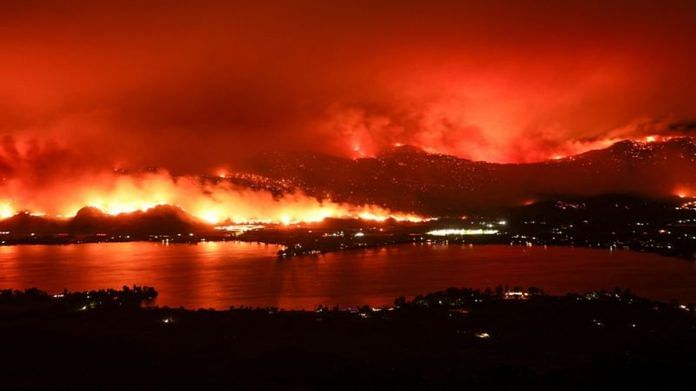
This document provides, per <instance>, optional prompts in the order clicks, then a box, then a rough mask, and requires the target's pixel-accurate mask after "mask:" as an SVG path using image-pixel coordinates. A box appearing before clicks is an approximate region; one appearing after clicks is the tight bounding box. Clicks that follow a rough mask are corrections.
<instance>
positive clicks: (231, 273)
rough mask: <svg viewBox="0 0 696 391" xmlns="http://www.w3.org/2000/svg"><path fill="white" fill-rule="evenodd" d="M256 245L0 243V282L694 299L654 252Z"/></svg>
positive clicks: (214, 302)
mask: <svg viewBox="0 0 696 391" xmlns="http://www.w3.org/2000/svg"><path fill="white" fill-rule="evenodd" d="M278 249H279V247H278V246H274V245H265V244H259V243H241V242H239V243H238V242H227V243H201V244H198V245H184V244H171V245H162V244H159V243H140V242H133V243H109V244H83V245H68V246H9V247H0V287H1V288H20V289H21V288H25V287H34V286H35V287H39V288H41V289H44V290H48V291H50V292H54V291H60V290H62V289H63V288H68V289H71V290H84V289H97V288H106V287H113V288H116V287H120V286H122V285H124V284H128V285H131V284H140V285H151V286H155V287H157V289H158V290H159V291H160V297H159V298H158V300H157V303H158V304H159V305H169V306H185V307H189V308H200V307H206V308H227V307H229V306H230V305H235V306H239V305H248V306H279V307H283V308H314V307H315V306H316V305H317V304H319V303H324V304H328V305H334V304H339V305H359V304H372V305H382V304H389V303H391V301H392V300H393V298H395V297H397V296H400V295H407V296H408V295H413V294H417V293H423V292H429V291H433V290H438V289H443V288H446V287H449V286H459V287H463V286H467V287H478V288H485V287H489V286H490V287H495V286H497V285H499V284H508V285H511V286H514V285H522V286H539V287H543V288H544V289H545V290H547V291H549V292H551V293H563V292H568V291H586V290H592V289H600V288H606V289H611V288H613V287H615V286H621V287H628V288H631V289H632V290H634V291H635V292H636V293H639V294H642V295H647V296H650V297H652V298H655V299H661V300H670V299H672V298H679V299H681V300H684V301H691V302H696V266H695V265H694V264H693V263H688V262H685V261H682V260H678V259H671V258H665V257H661V256H658V255H653V254H640V253H634V252H624V251H615V252H609V251H606V250H588V249H579V248H551V247H550V248H548V249H544V248H541V247H534V248H522V247H510V246H474V247H469V246H420V245H417V246H411V245H404V246H398V247H388V248H380V249H370V250H366V251H350V252H342V253H333V254H326V255H320V256H310V257H301V258H293V259H289V260H284V261H279V260H277V259H276V257H275V254H276V252H277V251H278Z"/></svg>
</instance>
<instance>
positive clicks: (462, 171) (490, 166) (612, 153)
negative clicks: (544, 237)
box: [249, 138, 696, 215]
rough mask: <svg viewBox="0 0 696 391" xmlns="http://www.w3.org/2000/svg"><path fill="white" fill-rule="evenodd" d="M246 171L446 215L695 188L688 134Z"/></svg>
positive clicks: (308, 162) (345, 197) (342, 196)
mask: <svg viewBox="0 0 696 391" xmlns="http://www.w3.org/2000/svg"><path fill="white" fill-rule="evenodd" d="M249 169H250V171H252V172H253V173H255V174H258V175H262V176H264V177H267V178H270V179H272V180H276V181H279V182H280V181H282V183H284V184H290V185H291V186H293V187H295V188H298V189H301V190H303V191H304V192H306V193H308V194H310V195H313V196H316V197H319V198H327V197H330V198H332V199H333V200H335V201H339V202H350V203H355V204H365V203H370V204H379V205H382V206H385V207H389V208H392V209H396V210H401V211H415V212H421V213H428V214H436V215H449V214H460V213H470V212H475V211H485V210H491V209H498V208H504V207H510V206H515V205H521V204H524V203H526V202H529V201H538V200H543V199H547V198H550V197H553V196H557V195H570V196H592V195H601V194H632V195H637V196H642V197H649V198H664V197H671V196H674V195H675V194H677V193H678V192H680V191H684V192H687V193H689V192H696V141H695V139H694V138H675V139H672V140H669V141H664V142H655V143H638V142H632V141H623V142H619V143H616V144H614V145H613V146H611V147H609V148H606V149H602V150H596V151H591V152H587V153H584V154H581V155H577V156H573V157H569V158H565V159H560V160H554V161H548V162H542V163H533V164H494V163H486V162H474V161H470V160H466V159H460V158H457V157H453V156H447V155H439V154H429V153H426V152H424V151H422V150H419V149H417V148H414V147H409V146H404V147H397V148H393V149H391V150H389V151H386V152H385V153H383V154H382V155H380V156H379V157H376V158H365V159H357V160H351V159H345V158H339V157H334V156H328V155H319V154H301V153H296V154H267V155H265V156H263V157H262V158H260V159H258V160H257V161H255V162H254V163H253V164H252V165H251V166H250V168H249Z"/></svg>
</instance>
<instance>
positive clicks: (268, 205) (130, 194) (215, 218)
mask: <svg viewBox="0 0 696 391" xmlns="http://www.w3.org/2000/svg"><path fill="white" fill-rule="evenodd" d="M74 182H77V183H74ZM26 187H27V184H26V183H23V182H22V180H21V179H13V180H12V181H8V183H7V184H6V186H5V187H4V188H0V199H2V195H8V194H25V195H27V197H26V204H22V205H19V206H21V207H23V208H25V209H26V210H33V211H37V210H40V211H41V212H42V213H45V214H47V215H49V216H53V217H57V216H64V217H68V216H74V215H75V214H76V213H77V212H78V210H79V209H80V208H82V207H85V206H90V207H94V208H97V209H99V210H101V211H103V212H104V213H107V214H110V215H117V214H121V213H131V212H136V211H146V210H148V209H151V208H153V207H156V206H158V205H172V206H176V207H179V208H181V209H183V210H184V211H185V212H187V213H189V214H191V215H192V216H194V217H196V218H198V219H200V220H202V221H205V222H207V223H210V224H215V225H217V224H222V223H228V222H229V223H235V224H244V223H269V224H270V223H275V224H286V225H289V224H297V223H305V222H320V221H322V220H324V219H327V218H360V219H364V220H373V221H384V220H387V219H389V218H392V219H395V220H400V221H421V220H422V219H423V218H422V217H421V216H418V215H415V214H409V213H400V212H394V211H391V210H389V209H386V208H382V207H379V206H376V205H351V204H344V203H337V202H334V201H332V200H330V199H324V200H319V199H317V198H314V197H310V196H308V195H306V194H304V193H302V192H299V191H297V192H294V193H288V194H285V195H283V196H280V197H278V196H274V195H273V194H271V193H270V192H268V191H259V190H251V189H248V188H242V187H238V186H235V185H233V184H232V183H230V182H227V181H211V180H205V179H202V178H201V177H196V176H179V177H174V176H171V175H170V174H168V173H167V172H164V171H161V172H154V173H146V174H132V175H125V174H118V173H114V172H109V173H102V174H101V175H98V176H96V177H94V176H92V177H89V178H82V179H76V180H73V181H71V182H70V183H61V182H57V183H52V184H50V185H48V186H45V187H41V188H34V189H33V190H31V191H27V190H28V189H26ZM3 193H4V194H3ZM15 213H16V210H15V209H14V208H13V207H12V205H10V203H9V202H3V203H0V217H1V218H7V217H10V216H12V215H14V214H15Z"/></svg>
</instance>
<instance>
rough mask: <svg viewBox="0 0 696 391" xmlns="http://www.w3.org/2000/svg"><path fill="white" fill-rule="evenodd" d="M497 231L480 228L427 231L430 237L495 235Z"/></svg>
mask: <svg viewBox="0 0 696 391" xmlns="http://www.w3.org/2000/svg"><path fill="white" fill-rule="evenodd" d="M498 232H499V231H498V230H497V229H482V228H447V229H435V230H432V231H428V232H427V234H428V235H431V236H460V235H495V234H497V233H498Z"/></svg>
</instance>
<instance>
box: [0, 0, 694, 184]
mask: <svg viewBox="0 0 696 391" xmlns="http://www.w3.org/2000/svg"><path fill="white" fill-rule="evenodd" d="M695 60H696V3H694V2H693V1H682V2H674V1H660V2H655V1H602V2H599V1H597V2H594V1H525V2H510V1H485V2H476V3H474V2H466V1H452V2H444V1H421V2H409V1H299V0H295V1H273V2H265V1H221V2H211V1H195V2H187V1H162V2H157V1H147V2H144V1H85V2H79V1H70V2H51V1H21V2H12V1H7V2H2V4H0V134H2V135H4V137H5V139H4V141H3V145H4V146H5V150H6V152H5V153H6V154H7V153H9V152H7V151H11V152H13V151H12V150H13V147H11V146H13V145H14V146H18V147H17V148H19V149H18V153H20V154H27V153H35V154H48V155H49V158H46V159H47V160H46V161H45V162H44V164H46V165H50V164H51V162H52V161H53V159H54V158H55V159H57V158H58V157H60V156H62V155H63V154H69V155H70V156H72V159H76V160H78V161H80V162H83V163H85V164H95V165H96V164H100V163H104V164H121V165H128V166H134V167H142V166H146V165H156V166H161V167H165V168H168V169H170V170H173V171H174V172H201V171H205V170H210V169H212V168H214V167H218V166H220V165H234V164H235V162H239V161H241V159H244V158H246V157H250V156H253V155H256V154H258V153H260V152H263V151H268V150H274V151H286V150H288V151H295V150H309V151H317V152H325V153H330V154H336V155H341V156H349V157H358V156H370V155H374V154H375V153H377V152H378V151H379V150H381V149H383V148H385V147H388V146H391V145H394V144H395V143H404V144H413V145H416V146H419V147H421V148H424V149H426V150H429V151H434V152H442V153H448V154H453V155H457V156H460V157H464V158H470V159H476V160H486V161H495V162H529V161H538V160H544V159H548V158H550V157H553V156H555V155H567V154H571V153H577V152H581V151H585V150H588V149H593V148H598V147H604V146H606V145H608V143H610V142H612V141H616V140H619V139H623V138H644V137H646V136H651V135H658V136H659V135H675V134H685V133H688V132H689V131H694V129H695V128H696V125H694V121H695V120H696V105H695V104H694V102H696V75H695V74H694V66H695V64H696V61H695ZM13 153H14V152H13Z"/></svg>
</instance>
